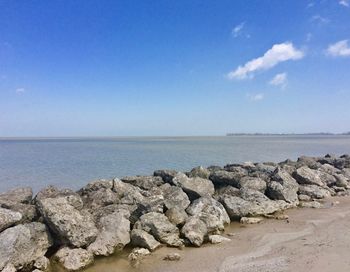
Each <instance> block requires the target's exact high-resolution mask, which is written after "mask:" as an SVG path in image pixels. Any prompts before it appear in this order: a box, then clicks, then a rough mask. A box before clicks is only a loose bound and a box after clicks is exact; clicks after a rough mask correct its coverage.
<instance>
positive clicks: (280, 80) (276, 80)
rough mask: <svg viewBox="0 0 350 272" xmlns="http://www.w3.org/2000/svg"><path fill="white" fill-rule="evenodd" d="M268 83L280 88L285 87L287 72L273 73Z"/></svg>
mask: <svg viewBox="0 0 350 272" xmlns="http://www.w3.org/2000/svg"><path fill="white" fill-rule="evenodd" d="M269 84H270V85H273V86H278V87H281V88H285V87H287V73H280V74H277V75H275V76H274V77H273V78H272V79H271V80H270V81H269Z"/></svg>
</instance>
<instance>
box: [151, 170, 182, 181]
mask: <svg viewBox="0 0 350 272" xmlns="http://www.w3.org/2000/svg"><path fill="white" fill-rule="evenodd" d="M177 173H178V172H177V171H175V170H156V171H154V173H153V175H154V176H156V177H161V178H162V179H163V180H164V182H167V183H172V181H173V178H174V177H175V176H176V174H177Z"/></svg>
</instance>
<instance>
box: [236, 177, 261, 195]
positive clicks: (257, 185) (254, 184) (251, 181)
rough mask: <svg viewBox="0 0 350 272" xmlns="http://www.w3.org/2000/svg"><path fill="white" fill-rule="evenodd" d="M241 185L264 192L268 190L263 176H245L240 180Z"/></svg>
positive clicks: (241, 186)
mask: <svg viewBox="0 0 350 272" xmlns="http://www.w3.org/2000/svg"><path fill="white" fill-rule="evenodd" d="M239 187H240V188H246V189H252V190H256V191H260V192H262V193H264V192H265V190H266V182H265V181H264V180H262V179H261V178H256V177H243V178H241V179H240V181H239Z"/></svg>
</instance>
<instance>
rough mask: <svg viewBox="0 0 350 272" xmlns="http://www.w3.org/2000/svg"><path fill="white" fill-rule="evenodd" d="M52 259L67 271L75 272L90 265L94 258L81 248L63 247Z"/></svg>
mask: <svg viewBox="0 0 350 272" xmlns="http://www.w3.org/2000/svg"><path fill="white" fill-rule="evenodd" d="M54 259H55V260H57V261H58V262H59V263H60V264H61V265H62V266H63V267H64V268H65V269H67V270H68V271H77V270H80V269H83V268H85V267H87V266H89V265H90V264H92V263H93V261H94V256H93V255H92V253H91V252H89V251H88V250H85V249H83V248H69V247H63V248H61V249H59V250H58V251H57V252H56V254H55V255H54Z"/></svg>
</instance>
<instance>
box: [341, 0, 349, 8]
mask: <svg viewBox="0 0 350 272" xmlns="http://www.w3.org/2000/svg"><path fill="white" fill-rule="evenodd" d="M339 5H342V6H344V7H349V6H350V4H349V0H340V1H339Z"/></svg>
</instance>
